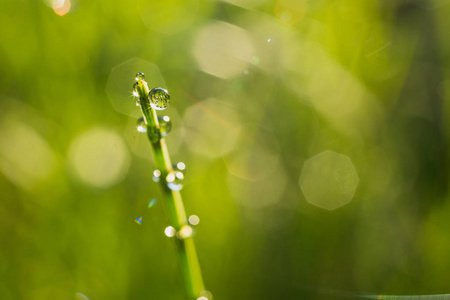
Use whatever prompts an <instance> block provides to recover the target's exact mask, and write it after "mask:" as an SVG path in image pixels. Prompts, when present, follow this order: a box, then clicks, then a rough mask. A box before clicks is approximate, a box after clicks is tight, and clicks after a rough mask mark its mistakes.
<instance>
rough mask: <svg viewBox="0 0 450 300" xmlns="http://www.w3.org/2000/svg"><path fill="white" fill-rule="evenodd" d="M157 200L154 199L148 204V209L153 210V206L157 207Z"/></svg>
mask: <svg viewBox="0 0 450 300" xmlns="http://www.w3.org/2000/svg"><path fill="white" fill-rule="evenodd" d="M156 201H157V200H156V198H153V199H152V200H150V202H149V203H148V208H152V207H153V205H155V204H156Z"/></svg>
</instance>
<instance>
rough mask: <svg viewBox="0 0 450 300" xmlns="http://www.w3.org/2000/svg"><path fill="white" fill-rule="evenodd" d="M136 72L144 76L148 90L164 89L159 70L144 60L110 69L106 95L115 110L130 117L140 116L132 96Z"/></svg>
mask: <svg viewBox="0 0 450 300" xmlns="http://www.w3.org/2000/svg"><path fill="white" fill-rule="evenodd" d="M138 72H143V73H144V74H145V80H146V81H147V83H148V87H149V88H150V89H152V88H154V87H162V88H166V84H165V82H164V78H163V77H162V75H161V72H160V71H159V68H158V67H157V66H156V65H155V64H152V63H150V62H148V61H146V60H143V59H139V58H132V59H129V60H127V61H125V62H123V63H121V64H119V65H117V66H116V67H114V68H112V70H111V73H110V74H109V78H108V83H107V84H106V94H107V95H108V98H109V100H110V101H111V103H112V105H113V107H114V109H115V110H117V111H118V112H120V113H122V114H125V115H128V116H131V117H140V116H141V112H140V110H139V108H138V107H136V98H135V97H134V96H133V83H134V78H135V75H136V73H138Z"/></svg>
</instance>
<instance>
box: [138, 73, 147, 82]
mask: <svg viewBox="0 0 450 300" xmlns="http://www.w3.org/2000/svg"><path fill="white" fill-rule="evenodd" d="M144 79H145V75H144V73H142V72H139V73H136V81H140V80H144Z"/></svg>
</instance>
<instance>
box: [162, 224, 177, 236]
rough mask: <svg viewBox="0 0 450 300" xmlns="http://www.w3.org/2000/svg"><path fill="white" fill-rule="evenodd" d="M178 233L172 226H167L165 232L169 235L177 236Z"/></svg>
mask: <svg viewBox="0 0 450 300" xmlns="http://www.w3.org/2000/svg"><path fill="white" fill-rule="evenodd" d="M176 233H177V231H176V230H175V228H173V227H172V226H167V227H166V229H164V234H165V235H166V236H167V237H173V236H175V234H176Z"/></svg>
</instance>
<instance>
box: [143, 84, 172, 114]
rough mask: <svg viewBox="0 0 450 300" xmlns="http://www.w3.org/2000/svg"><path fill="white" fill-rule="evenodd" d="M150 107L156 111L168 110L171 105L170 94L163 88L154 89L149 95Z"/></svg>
mask: <svg viewBox="0 0 450 300" xmlns="http://www.w3.org/2000/svg"><path fill="white" fill-rule="evenodd" d="M148 98H149V101H150V105H151V106H152V107H153V108H154V109H156V110H163V109H166V108H167V106H169V104H170V96H169V92H167V91H166V90H165V89H163V88H154V89H152V90H151V91H150V93H148Z"/></svg>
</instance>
